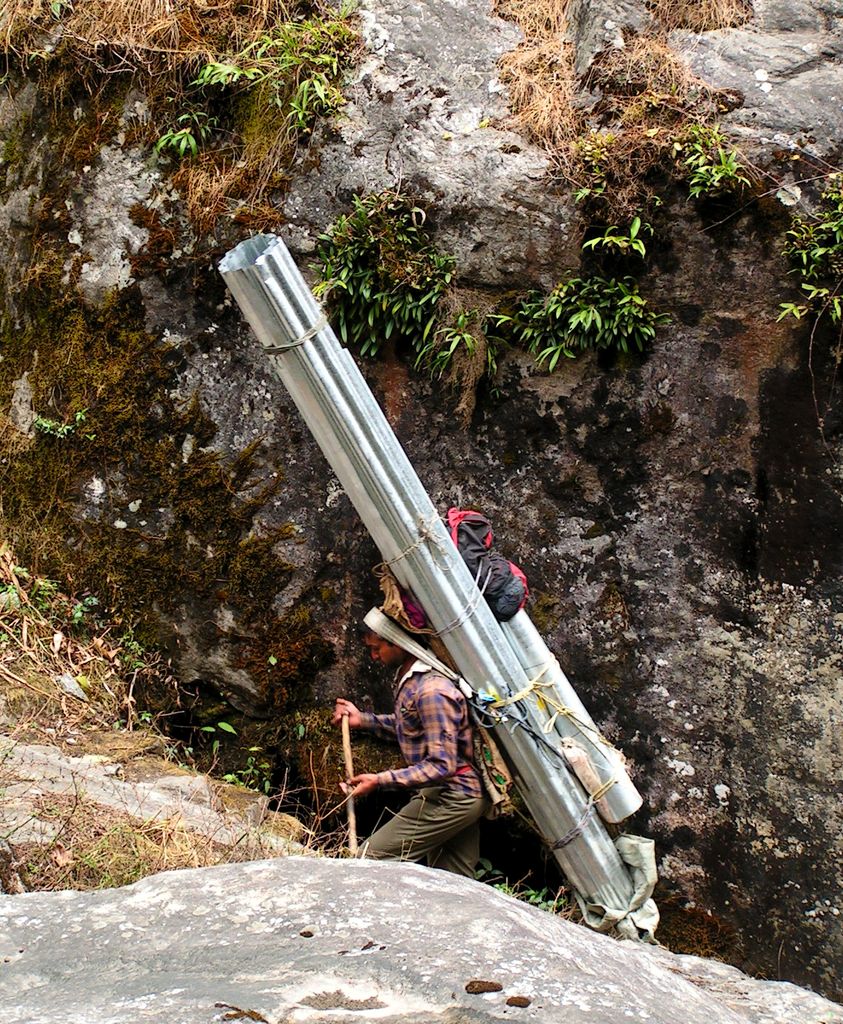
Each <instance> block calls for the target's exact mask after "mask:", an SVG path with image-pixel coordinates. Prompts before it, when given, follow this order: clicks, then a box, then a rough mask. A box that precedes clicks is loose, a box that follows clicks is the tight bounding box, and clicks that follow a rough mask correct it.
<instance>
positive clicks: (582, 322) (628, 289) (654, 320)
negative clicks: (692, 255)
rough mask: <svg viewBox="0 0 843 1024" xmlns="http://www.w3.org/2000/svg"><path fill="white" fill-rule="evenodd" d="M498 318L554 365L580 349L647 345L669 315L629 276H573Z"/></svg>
mask: <svg viewBox="0 0 843 1024" xmlns="http://www.w3.org/2000/svg"><path fill="white" fill-rule="evenodd" d="M495 319H496V320H497V322H498V323H499V324H500V325H501V326H503V327H505V329H506V330H507V332H508V333H509V334H510V335H511V336H512V339H513V342H514V343H515V344H518V345H521V346H522V347H524V348H526V349H527V350H528V351H529V352H532V353H533V354H534V355H535V357H536V360H537V362H538V363H539V364H542V363H545V362H546V363H547V367H548V369H549V370H551V371H552V370H554V369H555V368H556V366H557V364H558V362H559V360H560V358H562V357H563V356H564V357H565V358H566V359H573V358H574V356H575V352H576V351H577V350H579V351H584V350H587V349H616V350H619V351H621V352H629V351H630V350H631V349H633V348H635V349H637V350H638V351H643V349H644V347H645V346H646V345H647V344H648V343H649V342H650V341H652V339H653V337H654V336H655V333H656V328H657V327H658V326H659V325H660V324H663V323H666V322H667V320H668V317H667V315H666V314H664V313H656V312H654V311H653V310H651V309H650V308H649V307H648V305H647V300H646V299H645V298H644V297H643V296H642V295H641V294H640V292H639V291H638V285H637V283H636V281H635V280H634V279H633V278H631V277H625V278H623V279H620V280H619V279H616V278H604V277H588V278H579V277H575V278H571V279H570V280H568V281H563V282H562V283H561V284H559V285H558V286H557V287H556V288H555V289H554V290H553V291H552V292H551V293H550V294H549V295H543V294H542V293H541V292H531V293H530V294H529V295H528V296H527V297H526V298H525V299H523V300H522V301H521V303H520V305H519V307H518V308H517V309H516V311H515V313H514V314H513V315H512V316H508V315H497V316H496V318H495Z"/></svg>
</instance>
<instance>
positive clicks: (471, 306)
mask: <svg viewBox="0 0 843 1024" xmlns="http://www.w3.org/2000/svg"><path fill="white" fill-rule="evenodd" d="M496 305H497V299H496V298H495V297H492V296H490V295H489V294H487V293H486V292H480V291H475V290H472V289H467V288H451V289H449V290H448V291H447V292H446V293H445V294H444V295H443V297H442V300H441V304H440V306H439V309H440V312H441V322H442V323H443V324H446V325H447V324H449V323H452V322H453V320H454V318H455V317H456V316H457V315H458V314H460V313H465V312H466V311H470V315H469V319H468V321H467V323H466V329H467V330H468V331H469V332H470V333H471V336H472V337H473V339H474V348H473V349H472V350H471V351H469V350H468V349H467V348H466V346H465V345H460V346H459V348H458V349H457V350H456V352H455V353H454V355H453V358H452V359H451V362H450V365H449V367H448V372H447V376H446V383H447V384H448V386H449V387H451V388H453V389H454V391H456V393H457V394H458V395H459V401H458V402H457V406H456V409H455V410H454V412H455V415H456V416H457V418H458V419H459V421H460V422H461V423H462V424H463V426H466V427H467V426H468V425H469V423H470V422H471V417H472V416H473V415H474V409H475V407H476V405H477V388H478V387H479V385H480V382H481V381H482V380H483V378H484V377H485V376H487V372H488V369H489V363H488V357H489V341H488V339H487V337H486V332H485V330H484V324H485V322H486V319H487V317H488V316H489V314H490V313H491V312H492V310H493V309H494V308H495V306H496Z"/></svg>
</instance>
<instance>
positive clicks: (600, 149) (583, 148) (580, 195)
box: [574, 132, 615, 203]
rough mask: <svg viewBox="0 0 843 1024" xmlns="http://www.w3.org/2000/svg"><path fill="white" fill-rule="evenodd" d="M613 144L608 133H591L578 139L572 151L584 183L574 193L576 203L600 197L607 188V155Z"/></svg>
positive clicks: (612, 139)
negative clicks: (583, 177)
mask: <svg viewBox="0 0 843 1024" xmlns="http://www.w3.org/2000/svg"><path fill="white" fill-rule="evenodd" d="M614 142H615V136H614V135H612V134H611V133H610V132H593V133H592V134H591V135H588V136H586V137H585V138H583V139H580V140H579V141H578V142H577V144H576V146H575V149H574V152H575V155H576V156H577V158H578V160H579V164H580V166H581V168H582V170H583V172H584V173H585V175H586V183H585V184H583V185H581V186H580V187H579V188H578V189H576V191H575V192H574V200H575V201H576V202H578V203H580V202H582V201H583V200H584V199H588V198H595V197H597V196H602V195H603V194H604V193H605V191H606V189H607V187H608V184H609V182H608V178H607V174H608V163H609V154H610V152H611V149H612V146H613V144H614Z"/></svg>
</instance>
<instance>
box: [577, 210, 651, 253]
mask: <svg viewBox="0 0 843 1024" xmlns="http://www.w3.org/2000/svg"><path fill="white" fill-rule="evenodd" d="M645 234H646V235H652V234H653V228H652V225H650V224H647V223H646V222H642V220H641V218H640V217H633V219H632V223H631V224H630V225H629V228H628V229H627V230H626V231H622V230H621V229H620V228H619V227H618V226H617V225H616V224H613V225H612V226H611V227H609V228H606V231H605V233H604V234H602V235H597V236H595V237H594V238H589V239H588V241H587V242H583V246H582V247H583V249H609V250H613V251H615V252H618V253H620V254H621V255H622V256H626V255H628V254H629V253H637V254H638V255H639V256H641V257H644V256H646V255H647V247H646V245H645V244H644V239H643V238H642V237H641V236H642V235H645Z"/></svg>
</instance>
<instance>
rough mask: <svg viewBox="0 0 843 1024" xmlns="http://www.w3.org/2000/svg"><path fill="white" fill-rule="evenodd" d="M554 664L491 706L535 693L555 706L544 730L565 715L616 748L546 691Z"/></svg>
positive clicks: (498, 706)
mask: <svg viewBox="0 0 843 1024" xmlns="http://www.w3.org/2000/svg"><path fill="white" fill-rule="evenodd" d="M552 666H553V662H548V664H547V665H545V666H544V668H542V670H541V671H540V672H539V674H538V675H537V676H536V677H535V678H534V679H531V680H530V682H529V683H527V685H526V686H525V687H524V689H523V690H519V691H518V693H515V694H513V695H512V696H511V697H503V698H501V700H496V701H495V702H494V703H493V704H492V705H491V707H493V708H503V707H506V706H507V705H508V704H517V703H518V701H519V700H524V699H525V698H526V697H529V696H530V694H535V695H536V699H537V701H544V703H545V704H547V705H548V706H549V707H551V708H553V710H554V712H555V714H554V715H553V716H552V718H551V719H550V720H549V722H546V723H545V724H544V726H543V727H542V728H543V730H544V732H546V733H549V732H550V731H551V729H552V728H553V725H554V723H555V722H556V719H557V718H558V716H559V715H564V716H565V718H567V719H569V721H571V722H572V723H573V724H574V725H575V726H576V727H577V728H578V729H579V730H580V731H581V732H588V733H592V734H593V736H594V737H595V739H596V740H597V741H599V742H600V743H602V744H603V745H604V746H607V747H608V748H609V749H610V750H615V747H614V746H613V745H612V744H611V743H610V742H609V741H608V740H607V739H606V737H605V736H604V735H603V734H602V733H601V732H600V730H599V729H598V728H597V727H596V726H593V725H590V724H589V723H588V722H583V721H582V720H581V719H579V718H577V716H576V714H575V713H574V712H573V711H572V710H571V708H569V707H568V706H567V705H565V704H563V703H562V702H561V701H558V700H556V698H555V697H552V696H551V695H550V694H548V693H546V692H544V691H545V690H546V689H547V688H548V687H552V686H553V683H552V682H542V676H543V675H544V674H545V673H546V672H547V671H548V670H549V669H550V668H551V667H552ZM616 753H617V751H616Z"/></svg>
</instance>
